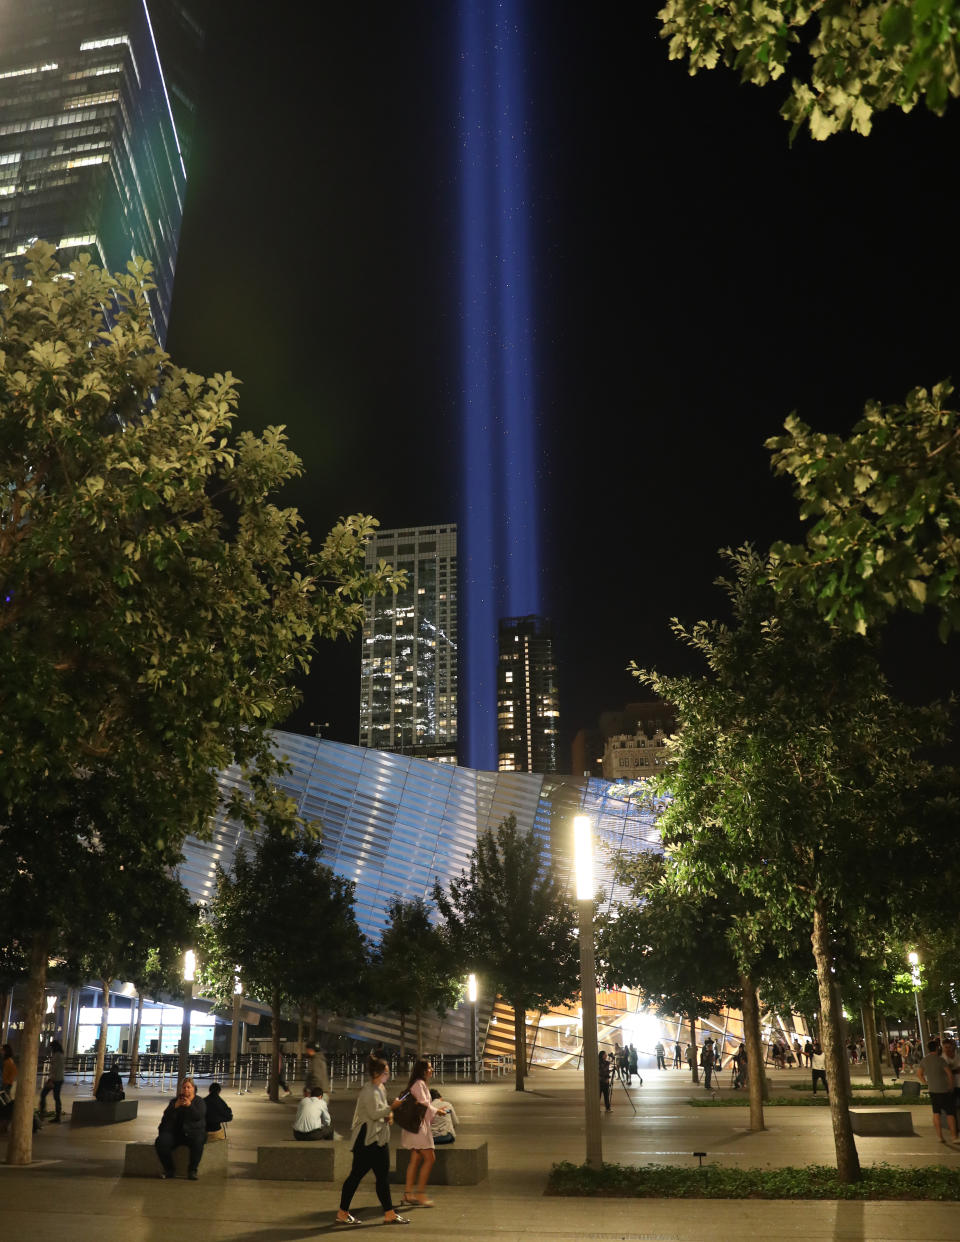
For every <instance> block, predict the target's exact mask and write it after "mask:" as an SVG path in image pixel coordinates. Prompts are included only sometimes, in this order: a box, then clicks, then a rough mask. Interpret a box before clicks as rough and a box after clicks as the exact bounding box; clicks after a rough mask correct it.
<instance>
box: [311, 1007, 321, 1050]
mask: <svg viewBox="0 0 960 1242" xmlns="http://www.w3.org/2000/svg"><path fill="white" fill-rule="evenodd" d="M319 1020H320V1015H319V1013H318V1009H317V1002H316V1001H314V1002H313V1004H312V1005H311V1006H310V1042H311V1044H315V1043H316V1042H317V1024H318V1022H319Z"/></svg>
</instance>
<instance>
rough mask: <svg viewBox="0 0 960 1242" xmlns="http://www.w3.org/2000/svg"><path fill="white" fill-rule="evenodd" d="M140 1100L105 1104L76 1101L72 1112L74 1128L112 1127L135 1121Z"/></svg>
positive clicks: (91, 1101)
mask: <svg viewBox="0 0 960 1242" xmlns="http://www.w3.org/2000/svg"><path fill="white" fill-rule="evenodd" d="M139 1103H140V1101H139V1100H116V1101H115V1102H114V1103H112V1104H104V1103H102V1102H101V1101H100V1100H74V1101H73V1107H72V1108H71V1110H70V1124H71V1125H72V1126H112V1125H113V1124H114V1123H115V1122H117V1121H133V1120H134V1119H135V1118H136V1115H137V1105H138V1104H139Z"/></svg>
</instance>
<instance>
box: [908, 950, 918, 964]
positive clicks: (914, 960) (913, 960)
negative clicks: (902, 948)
mask: <svg viewBox="0 0 960 1242" xmlns="http://www.w3.org/2000/svg"><path fill="white" fill-rule="evenodd" d="M907 961H908V962H909V963H910V965H911V966H919V965H920V954H919V953H908V954H907Z"/></svg>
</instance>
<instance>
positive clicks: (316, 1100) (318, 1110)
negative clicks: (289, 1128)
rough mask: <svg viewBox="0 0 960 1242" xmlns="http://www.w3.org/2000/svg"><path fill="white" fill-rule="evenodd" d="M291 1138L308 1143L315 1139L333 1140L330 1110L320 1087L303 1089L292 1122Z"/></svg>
mask: <svg viewBox="0 0 960 1242" xmlns="http://www.w3.org/2000/svg"><path fill="white" fill-rule="evenodd" d="M293 1137H294V1138H295V1139H299V1140H300V1141H301V1142H308V1143H309V1142H313V1141H314V1140H316V1139H332V1138H333V1124H332V1123H331V1121H330V1110H329V1108H327V1102H326V1100H324V1098H323V1091H322V1090H321V1088H320V1087H317V1086H313V1087H304V1089H303V1098H302V1099H301V1100H300V1103H299V1104H298V1105H297V1115H296V1117H295V1118H294V1122H293Z"/></svg>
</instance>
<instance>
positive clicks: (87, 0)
mask: <svg viewBox="0 0 960 1242" xmlns="http://www.w3.org/2000/svg"><path fill="white" fill-rule="evenodd" d="M202 7H203V4H202V0H5V2H4V3H0V257H2V258H3V259H5V260H10V259H13V260H14V261H16V260H17V259H18V258H19V256H21V255H22V254H23V253H24V251H25V250H26V249H27V247H28V246H29V245H30V244H31V242H33V241H35V240H37V239H42V240H44V241H49V242H52V243H53V244H54V245H55V246H57V248H58V250H59V256H58V257H59V259H60V261H61V262H62V263H69V262H70V261H71V260H72V259H73V258H75V257H76V255H77V254H79V253H80V252H82V251H88V252H89V253H90V254H91V255H92V256H93V258H94V261H95V262H97V263H99V264H100V265H102V266H105V267H107V268H109V269H110V270H111V271H123V270H124V269H125V267H126V264H127V262H128V260H129V259H130V257H131V255H133V254H139V255H142V256H143V257H144V258H146V259H149V260H150V261H151V262H152V263H153V267H154V273H153V279H154V280H155V281H156V284H157V289H156V291H155V292H154V293H152V294H151V297H150V304H151V309H152V311H153V317H154V323H155V326H156V331H157V335H158V338H159V339H160V341H161V342H162V341H163V340H164V339H165V337H166V331H167V324H168V321H169V316H170V301H171V297H172V295H173V276H174V267H175V264H176V255H177V244H178V241H179V237H180V223H181V218H182V215H183V203H184V194H185V190H186V166H185V163H184V157H183V151H182V144H181V138H180V135H179V132H178V127H177V123H176V121H175V119H174V109H176V113H177V115H178V117H179V120H180V126H181V128H182V129H183V130H184V134H185V136H187V135H188V133H189V130H190V128H191V125H192V118H193V115H194V112H195V90H196V86H197V83H198V80H199V57H200V48H201V46H202V41H203V35H202V27H201V25H200V22H199V20H198V15H199V14H200V13H201V12H202ZM171 92H173V93H171Z"/></svg>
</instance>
